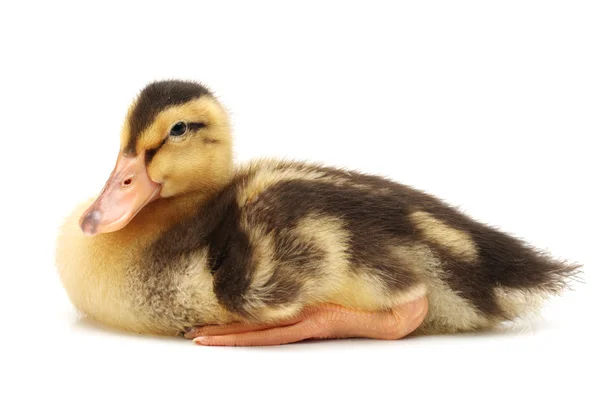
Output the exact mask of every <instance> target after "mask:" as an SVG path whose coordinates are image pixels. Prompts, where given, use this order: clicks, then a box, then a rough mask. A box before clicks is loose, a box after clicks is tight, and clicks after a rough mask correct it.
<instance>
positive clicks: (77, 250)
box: [56, 202, 228, 335]
mask: <svg viewBox="0 0 600 400" xmlns="http://www.w3.org/2000/svg"><path fill="white" fill-rule="evenodd" d="M87 206H89V202H88V203H86V204H82V205H81V206H80V207H78V208H77V209H76V210H75V211H74V212H73V214H72V215H71V216H70V217H69V218H68V219H67V220H66V221H65V223H64V224H63V226H62V228H61V232H60V235H59V238H58V242H57V253H56V264H57V267H58V272H59V276H60V279H61V281H62V283H63V286H64V287H65V289H66V291H67V294H68V295H69V298H70V300H71V302H72V303H73V305H74V306H75V307H76V308H77V309H78V310H79V311H80V312H81V313H82V314H85V315H87V316H88V317H90V318H92V319H93V320H95V321H97V322H99V323H101V324H104V325H108V326H112V327H116V328H119V329H124V330H129V331H134V332H139V333H155V334H165V335H173V334H177V333H178V332H180V331H182V330H183V329H185V328H187V327H190V326H194V325H198V324H201V323H217V322H226V321H228V316H227V315H226V313H224V312H222V308H221V307H220V306H219V305H218V302H217V300H216V298H215V296H214V293H213V290H212V277H211V275H210V273H209V272H208V270H207V268H206V257H207V252H206V250H205V249H203V248H198V249H197V250H196V251H195V252H193V253H188V254H186V255H182V256H178V257H168V258H164V257H163V258H159V259H153V257H152V252H151V249H152V239H151V238H148V237H143V236H140V235H139V234H138V232H133V231H132V230H131V229H127V228H126V229H123V230H122V231H118V232H113V233H109V234H101V235H97V236H93V237H87V236H84V235H83V233H82V232H81V230H80V229H79V226H78V219H79V216H80V215H81V213H82V212H83V211H84V210H85V209H86V208H87Z"/></svg>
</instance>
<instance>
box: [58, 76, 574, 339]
mask: <svg viewBox="0 0 600 400" xmlns="http://www.w3.org/2000/svg"><path fill="white" fill-rule="evenodd" d="M181 121H183V122H184V123H185V129H186V130H185V133H184V134H182V135H179V133H180V130H181V129H183V128H182V125H178V126H176V124H177V123H178V122H181ZM121 153H125V156H126V157H134V156H136V157H137V156H140V155H141V156H143V161H140V162H143V163H145V168H146V170H147V174H148V177H149V178H150V180H151V181H152V182H156V183H157V184H159V185H160V188H159V190H160V198H157V199H154V198H153V201H151V202H149V203H148V204H145V203H144V204H142V205H141V208H140V210H137V211H139V213H137V215H135V214H134V216H131V218H130V220H128V223H126V225H125V226H123V227H122V228H120V229H118V230H116V231H111V232H107V233H102V234H99V235H96V236H92V237H88V236H85V235H84V234H83V233H82V232H81V230H80V227H79V226H78V223H77V221H78V219H79V218H80V216H81V215H82V214H83V211H84V210H85V208H84V207H80V208H78V209H77V210H76V211H75V212H74V214H73V215H72V216H71V218H69V219H68V220H67V221H66V223H65V225H64V226H63V230H62V233H61V236H60V238H59V242H58V252H57V265H58V269H59V272H60V276H61V279H62V281H63V283H64V286H65V288H66V290H67V292H68V293H69V296H70V298H71V300H72V301H73V303H74V304H75V306H76V307H77V308H78V309H79V310H81V311H82V312H84V313H86V314H87V315H89V316H90V317H92V318H94V319H96V320H98V321H100V322H102V323H104V324H108V325H113V326H117V327H120V328H123V329H128V330H133V331H137V332H152V333H161V334H176V333H179V332H182V331H184V330H186V329H188V328H190V327H193V326H196V325H204V324H225V323H229V322H233V321H248V322H269V321H277V320H281V319H285V318H289V317H290V316H293V315H295V314H297V313H298V312H300V311H301V310H302V309H303V308H304V307H306V306H310V305H316V304H322V303H335V304H339V305H341V306H344V307H348V308H355V309H360V310H385V309H389V308H391V307H394V306H397V305H399V304H403V303H405V302H407V301H410V300H412V299H415V298H417V297H420V296H422V295H424V294H426V295H427V297H428V299H429V313H428V315H427V317H426V320H425V322H424V323H423V325H422V326H421V328H420V330H421V331H422V332H429V333H438V332H457V331H467V330H474V329H479V328H487V327H492V326H494V325H496V324H498V323H500V322H502V321H507V320H512V319H515V318H517V317H521V316H524V315H526V314H527V313H529V312H532V311H536V310H537V309H538V308H539V307H540V305H541V302H542V301H543V299H544V298H545V297H546V296H549V295H555V294H559V293H560V291H561V290H562V289H563V288H565V287H566V285H567V284H568V282H569V280H570V279H571V278H572V277H573V276H574V275H575V274H576V272H577V269H578V266H576V265H571V264H568V263H564V262H561V261H557V260H554V259H552V258H550V257H549V256H547V255H545V254H542V253H541V252H540V251H538V250H536V249H534V248H532V247H531V246H529V245H527V244H526V243H523V242H522V241H520V240H517V239H515V238H513V237H511V236H509V235H507V234H504V233H502V232H500V231H498V230H496V229H493V228H490V227H488V226H486V225H484V224H481V223H479V222H477V221H474V220H473V219H471V218H469V217H468V216H466V215H464V214H462V213H460V212H459V211H457V210H456V209H455V208H453V207H451V206H449V205H447V204H445V203H443V202H442V201H440V200H438V199H436V198H434V197H433V196H430V195H427V194H425V193H422V192H420V191H417V190H415V189H412V188H410V187H408V186H405V185H401V184H399V183H395V182H392V181H390V180H387V179H384V178H381V177H377V176H371V175H365V174H361V173H358V172H353V171H345V170H340V169H335V168H329V167H325V166H320V165H317V164H309V163H301V162H290V161H277V160H261V161H257V162H254V163H251V164H249V165H245V166H240V167H238V168H234V167H233V164H232V155H231V136H230V129H229V123H228V119H227V114H226V112H225V111H224V110H223V108H222V107H221V106H220V104H219V103H218V102H217V100H215V98H214V97H213V96H212V95H211V94H210V92H209V91H208V90H207V89H206V88H204V87H203V86H201V85H199V84H196V83H190V82H182V81H163V82H156V83H153V84H151V85H149V86H148V87H147V88H146V89H144V91H142V92H141V94H140V96H139V97H138V99H137V100H136V101H135V102H134V104H133V106H132V107H131V109H130V110H129V114H128V117H127V119H126V122H125V125H124V128H123V132H122V138H121ZM141 156H140V157H141ZM140 160H142V158H140ZM131 178H135V175H131V177H130V178H128V179H131ZM130 182H131V181H130ZM122 185H125V186H127V185H128V184H127V179H126V180H125V181H123V183H122ZM94 204H95V205H93V206H92V207H91V208H90V210H93V211H96V212H95V213H92V212H90V211H89V210H88V212H87V214H86V216H87V219H86V218H83V219H82V226H83V227H84V231H85V230H88V231H89V232H88V233H95V232H96V228H97V226H98V227H99V228H101V227H102V224H103V223H104V222H103V221H101V219H100V217H99V216H100V215H102V212H105V210H104V209H102V208H101V205H102V203H101V202H100V203H98V202H96V203H94ZM97 204H100V206H98V205H97ZM86 206H89V204H86ZM101 211H102V212H101ZM111 223H112V222H111ZM96 224H97V226H96ZM108 225H110V224H109V223H108V222H107V226H108ZM91 227H93V229H92V228H91Z"/></svg>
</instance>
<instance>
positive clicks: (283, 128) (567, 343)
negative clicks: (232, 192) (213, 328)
mask: <svg viewBox="0 0 600 400" xmlns="http://www.w3.org/2000/svg"><path fill="white" fill-rule="evenodd" d="M599 21H600V11H599V3H598V2H594V1H590V2H580V1H562V2H558V1H537V2H535V1H523V0H519V1H498V2H484V1H471V2H465V1H451V2H438V3H432V2H427V1H420V2H391V1H390V2H388V3H379V2H375V1H368V2H366V1H365V2H362V3H354V2H340V3H333V2H315V3H311V2H307V1H303V2H298V3H297V5H292V4H291V3H288V2H272V3H263V2H261V3H257V2H255V1H252V2H245V3H243V4H242V2H240V3H239V4H235V3H229V2H223V1H216V0H215V1H211V2H201V1H195V2H193V3H191V4H184V3H179V2H176V1H169V2H165V4H163V5H154V4H151V3H149V2H146V3H144V4H133V3H131V4H130V3H125V2H123V3H122V4H118V5H111V4H110V3H109V2H102V3H101V2H98V3H97V4H96V5H91V3H88V2H77V3H76V2H73V3H69V4H67V3H64V2H39V3H32V2H16V1H15V2H10V3H9V2H3V3H2V5H0V43H1V48H0V51H1V52H2V53H1V54H0V58H1V61H0V71H1V74H0V85H1V86H0V118H1V120H0V129H1V130H0V134H1V135H2V142H1V143H2V144H1V147H0V153H1V154H0V163H1V164H2V165H1V171H2V180H1V182H2V183H1V186H0V187H1V188H2V189H1V196H0V202H1V207H0V213H1V214H0V216H1V224H2V225H1V226H2V229H1V231H0V232H1V233H0V235H1V242H0V243H2V244H1V247H2V253H1V255H2V261H1V262H0V296H1V302H0V306H1V307H2V309H1V312H2V314H1V315H2V319H0V324H2V326H1V329H0V332H1V339H2V340H1V341H0V343H1V344H0V346H1V354H0V368H1V369H2V371H0V380H1V381H2V382H1V383H0V398H2V399H12V398H21V397H27V396H29V395H33V394H37V395H57V396H59V398H64V399H67V398H73V397H77V398H95V397H101V398H121V397H122V398H154V397H162V398H167V396H168V398H185V399H192V398H193V399H209V398H210V399H214V398H234V397H237V398H255V397H256V398H271V397H273V398H287V397H291V398H301V397H309V398H321V397H325V396H327V397H328V398H369V399H370V398H373V399H379V398H409V396H410V397H419V398H423V397H425V398H433V397H442V396H443V397H444V398H463V399H464V398H484V397H485V398H496V397H497V398H507V397H508V398H553V397H554V396H561V397H565V396H569V397H568V398H576V399H583V398H599V397H597V396H598V388H597V382H593V380H596V381H597V378H598V370H597V360H598V356H599V352H598V339H597V336H598V322H597V318H598V310H597V306H598V305H599V304H600V302H598V296H597V295H596V293H595V292H594V290H597V279H598V263H599V261H600V257H599V256H598V239H599V237H600V235H599V234H598V226H599V223H600V220H599V214H598V196H597V193H596V192H597V186H598V176H597V175H598V171H600V168H599V165H598V145H597V144H596V143H595V142H596V138H597V137H598V134H599V133H600V115H599V112H598V110H599V106H600V28H599V27H600V22H599ZM160 78H185V79H196V80H200V81H202V82H204V83H206V84H207V85H208V86H209V87H211V88H212V89H213V90H214V91H215V92H216V94H217V95H218V96H219V98H220V99H221V100H222V102H223V103H224V104H225V105H226V107H227V108H228V109H229V110H231V112H232V114H233V123H234V129H235V136H236V140H237V145H236V153H237V155H238V159H239V160H247V159H250V158H253V157H258V156H264V155H274V156H281V157H284V156H285V157H291V158H298V159H308V160H314V161H324V162H327V163H330V164H333V165H339V166H348V167H352V168H355V169H360V170H363V171H366V172H373V173H378V174H383V175H386V176H389V177H391V178H394V179H396V180H399V181H402V182H404V183H408V184H411V185H414V186H416V187H418V188H421V189H425V190H427V191H429V192H430V193H433V194H436V195H438V196H440V197H442V198H444V199H446V200H447V201H449V202H451V203H453V204H455V205H459V206H461V207H462V209H463V210H465V211H466V212H468V213H469V214H470V215H472V216H474V217H476V218H478V219H480V220H482V221H484V222H488V223H490V224H492V225H495V226H499V227H501V228H503V229H505V230H507V231H509V232H513V233H515V234H517V235H518V236H520V237H523V238H525V239H527V240H529V241H531V242H532V243H534V244H536V245H538V246H540V247H542V248H545V249H549V250H550V251H551V252H552V253H554V254H555V255H557V256H560V257H563V258H566V259H569V260H573V261H578V262H581V263H584V264H585V279H586V281H587V283H586V284H585V285H581V286H578V287H577V288H576V290H575V291H574V292H570V293H567V294H566V295H565V296H564V297H563V298H561V299H557V300H556V301H554V302H552V303H550V305H549V307H548V308H547V309H546V311H545V312H544V316H543V318H542V319H541V320H539V321H537V322H534V323H528V324H525V325H523V326H521V327H519V329H518V330H516V331H513V332H500V333H497V334H489V333H487V334H476V335H462V336H454V337H453V336H449V337H428V338H421V339H410V340H404V341H398V342H375V341H366V340H349V341H330V342H318V343H303V344H297V345H290V346H283V347H277V348H260V349H257V348H254V349H248V348H203V347H199V346H194V345H193V344H192V343H190V342H188V341H184V340H182V339H160V338H152V337H141V336H137V335H128V334H122V333H119V332H113V331H108V330H105V329H103V328H100V327H98V326H95V325H93V324H91V323H89V322H87V321H86V320H82V319H79V318H78V317H77V316H76V314H75V313H74V311H73V309H72V307H71V306H70V304H69V302H68V299H67V297H66V295H65V293H64V292H63V290H62V287H61V286H60V282H59V280H58V278H57V276H56V273H55V267H54V260H53V257H54V240H55V237H56V233H57V226H58V224H59V223H60V221H61V218H63V217H64V216H66V215H68V213H69V212H70V210H71V209H72V208H73V207H74V206H75V204H76V203H77V202H79V201H81V200H83V199H85V198H87V196H89V195H93V194H95V193H97V191H99V189H100V188H101V186H102V185H103V183H104V180H105V179H106V178H107V177H108V174H109V172H110V171H111V169H112V167H113V163H114V161H115V158H116V152H117V149H118V134H119V129H120V125H121V122H122V118H123V117H124V115H125V111H126V108H127V106H128V105H129V102H130V101H131V100H132V99H133V97H134V96H135V94H136V93H137V92H138V91H139V90H140V89H141V88H142V87H143V86H144V85H145V84H146V83H148V82H149V81H151V80H154V79H160ZM587 362H590V363H591V365H590V366H588V365H586V363H587ZM594 370H595V371H594Z"/></svg>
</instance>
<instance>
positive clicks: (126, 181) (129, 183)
mask: <svg viewBox="0 0 600 400" xmlns="http://www.w3.org/2000/svg"><path fill="white" fill-rule="evenodd" d="M132 183H133V178H127V179H125V180H124V181H123V186H124V187H127V186H130V185H131V184H132Z"/></svg>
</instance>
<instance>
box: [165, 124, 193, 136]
mask: <svg viewBox="0 0 600 400" xmlns="http://www.w3.org/2000/svg"><path fill="white" fill-rule="evenodd" d="M187 130H188V126H187V124H186V123H185V122H183V121H179V122H177V123H176V124H175V125H173V126H172V127H171V132H170V133H169V134H170V135H171V136H181V135H183V134H184V133H186V132H187Z"/></svg>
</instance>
